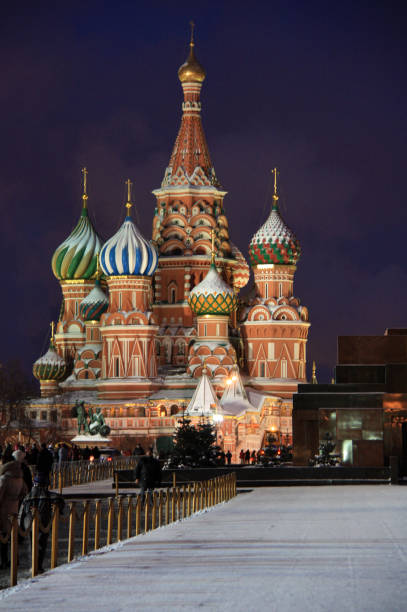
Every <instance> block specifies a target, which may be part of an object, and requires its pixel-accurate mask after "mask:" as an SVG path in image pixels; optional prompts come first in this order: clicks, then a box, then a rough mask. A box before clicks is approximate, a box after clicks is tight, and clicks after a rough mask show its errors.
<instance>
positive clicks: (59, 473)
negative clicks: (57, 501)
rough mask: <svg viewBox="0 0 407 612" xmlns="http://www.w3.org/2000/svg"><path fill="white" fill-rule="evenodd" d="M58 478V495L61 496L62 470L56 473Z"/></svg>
mask: <svg viewBox="0 0 407 612" xmlns="http://www.w3.org/2000/svg"><path fill="white" fill-rule="evenodd" d="M58 476H59V478H58V480H59V482H58V485H59V494H60V495H62V470H59V471H58Z"/></svg>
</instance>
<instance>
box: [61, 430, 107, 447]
mask: <svg viewBox="0 0 407 612" xmlns="http://www.w3.org/2000/svg"><path fill="white" fill-rule="evenodd" d="M111 441H112V439H111V438H106V437H105V436H101V435H100V434H95V435H94V436H91V435H90V434H89V433H86V434H78V435H77V436H75V437H74V438H72V439H71V442H73V443H74V444H77V445H78V446H95V445H96V446H99V444H109V443H110V442H111Z"/></svg>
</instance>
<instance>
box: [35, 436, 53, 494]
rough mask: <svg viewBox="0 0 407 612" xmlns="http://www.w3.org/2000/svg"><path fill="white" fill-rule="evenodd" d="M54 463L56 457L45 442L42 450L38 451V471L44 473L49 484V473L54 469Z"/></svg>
mask: <svg viewBox="0 0 407 612" xmlns="http://www.w3.org/2000/svg"><path fill="white" fill-rule="evenodd" d="M53 463H54V457H53V456H52V453H50V452H49V450H48V449H47V445H46V444H45V442H43V443H42V444H41V450H40V452H39V453H38V457H37V473H38V474H44V475H45V476H46V478H47V479H48V484H49V473H50V471H51V469H52V464H53Z"/></svg>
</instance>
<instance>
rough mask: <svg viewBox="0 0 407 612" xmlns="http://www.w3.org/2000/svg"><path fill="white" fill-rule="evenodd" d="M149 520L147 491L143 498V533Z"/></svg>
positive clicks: (145, 531) (146, 529)
mask: <svg viewBox="0 0 407 612" xmlns="http://www.w3.org/2000/svg"><path fill="white" fill-rule="evenodd" d="M149 521H150V495H149V493H148V491H147V493H146V494H145V498H144V533H147V531H148V527H149Z"/></svg>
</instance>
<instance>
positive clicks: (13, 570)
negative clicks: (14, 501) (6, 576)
mask: <svg viewBox="0 0 407 612" xmlns="http://www.w3.org/2000/svg"><path fill="white" fill-rule="evenodd" d="M10 541H11V550H10V586H16V584H17V554H18V520H17V515H16V514H13V518H12V519H11V531H10Z"/></svg>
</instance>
